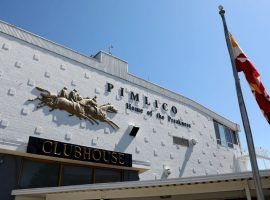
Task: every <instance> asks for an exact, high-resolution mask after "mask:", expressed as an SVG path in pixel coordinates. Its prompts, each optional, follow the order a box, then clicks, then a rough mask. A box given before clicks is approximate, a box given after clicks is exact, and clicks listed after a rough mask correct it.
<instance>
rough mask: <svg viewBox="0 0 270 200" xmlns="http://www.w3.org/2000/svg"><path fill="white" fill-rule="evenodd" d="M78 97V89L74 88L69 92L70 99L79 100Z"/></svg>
mask: <svg viewBox="0 0 270 200" xmlns="http://www.w3.org/2000/svg"><path fill="white" fill-rule="evenodd" d="M77 98H78V94H77V90H76V89H74V90H72V91H71V92H70V93H69V95H68V99H69V100H70V101H72V102H76V101H77V100H78V99H77Z"/></svg>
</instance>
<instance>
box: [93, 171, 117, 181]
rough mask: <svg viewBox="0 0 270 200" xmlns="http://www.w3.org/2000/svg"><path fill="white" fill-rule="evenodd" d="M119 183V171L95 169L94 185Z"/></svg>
mask: <svg viewBox="0 0 270 200" xmlns="http://www.w3.org/2000/svg"><path fill="white" fill-rule="evenodd" d="M119 181H121V171H120V170H112V169H95V183H108V182H119Z"/></svg>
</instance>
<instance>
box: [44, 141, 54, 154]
mask: <svg viewBox="0 0 270 200" xmlns="http://www.w3.org/2000/svg"><path fill="white" fill-rule="evenodd" d="M47 144H48V145H47ZM49 144H50V145H49ZM45 145H46V147H45ZM52 145H53V142H51V141H48V140H47V141H45V142H43V145H42V152H43V153H52Z"/></svg>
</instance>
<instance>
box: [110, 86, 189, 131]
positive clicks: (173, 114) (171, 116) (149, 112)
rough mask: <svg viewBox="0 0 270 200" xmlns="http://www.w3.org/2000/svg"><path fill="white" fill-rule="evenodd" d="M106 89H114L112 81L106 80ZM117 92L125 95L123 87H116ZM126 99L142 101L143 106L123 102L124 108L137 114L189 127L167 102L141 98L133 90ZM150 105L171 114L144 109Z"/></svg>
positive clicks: (174, 107)
mask: <svg viewBox="0 0 270 200" xmlns="http://www.w3.org/2000/svg"><path fill="white" fill-rule="evenodd" d="M106 90H107V92H109V93H110V92H112V91H113V90H114V85H113V84H112V83H109V82H108V83H107V85H106ZM118 92H119V96H120V97H124V96H125V94H124V88H123V87H120V88H119V89H118ZM128 99H129V100H131V101H134V102H140V101H142V102H143V106H142V107H138V106H134V105H132V104H131V103H126V104H125V109H128V110H130V111H133V112H135V113H138V114H142V113H145V114H146V115H147V116H149V117H155V118H156V119H159V120H164V121H165V120H166V121H168V122H169V123H172V124H177V125H179V126H183V127H187V128H191V124H190V123H187V122H184V121H183V120H181V119H180V118H177V117H176V114H177V112H178V110H177V108H176V106H174V105H172V106H170V107H169V105H168V103H166V102H163V103H159V101H158V100H154V101H153V102H150V101H149V99H148V97H147V96H145V95H144V96H143V98H142V97H140V95H139V93H135V92H133V91H130V92H129V97H128ZM151 105H152V107H151V108H154V109H155V110H156V109H159V108H160V109H162V110H163V111H164V112H166V113H168V112H170V113H171V114H167V116H165V115H164V114H162V113H161V112H157V113H155V114H154V111H153V110H152V109H151V110H149V109H144V108H147V107H150V106H151Z"/></svg>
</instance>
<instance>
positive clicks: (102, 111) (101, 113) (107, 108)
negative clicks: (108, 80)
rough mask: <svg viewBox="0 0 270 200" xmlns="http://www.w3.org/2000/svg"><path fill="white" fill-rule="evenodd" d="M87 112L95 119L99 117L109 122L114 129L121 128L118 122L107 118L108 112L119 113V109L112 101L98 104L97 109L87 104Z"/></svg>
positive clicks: (102, 120)
mask: <svg viewBox="0 0 270 200" xmlns="http://www.w3.org/2000/svg"><path fill="white" fill-rule="evenodd" d="M84 109H85V113H86V115H87V116H89V117H90V116H91V117H92V118H94V119H97V120H99V121H101V122H105V123H107V124H109V125H110V126H111V127H112V128H113V129H119V127H118V126H117V124H115V123H114V122H113V121H111V120H109V119H108V118H107V115H106V113H117V109H116V108H115V107H114V106H113V105H112V104H110V103H107V104H104V105H101V106H98V107H97V109H95V108H94V107H93V106H89V105H86V106H85V108H84Z"/></svg>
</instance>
